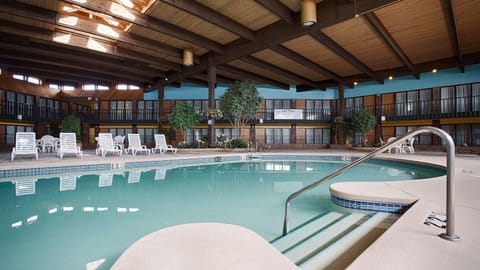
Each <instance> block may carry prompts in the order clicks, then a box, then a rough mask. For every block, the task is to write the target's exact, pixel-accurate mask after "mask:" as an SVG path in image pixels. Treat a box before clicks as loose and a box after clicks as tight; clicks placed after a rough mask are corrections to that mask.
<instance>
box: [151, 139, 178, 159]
mask: <svg viewBox="0 0 480 270" xmlns="http://www.w3.org/2000/svg"><path fill="white" fill-rule="evenodd" d="M157 150H158V151H159V152H160V154H162V155H163V154H165V152H167V151H170V152H172V153H174V154H176V153H177V150H178V149H177V148H175V147H173V146H172V145H171V144H167V140H166V139H165V135H164V134H155V147H154V148H153V149H152V151H153V152H154V153H155V152H156V151H157Z"/></svg>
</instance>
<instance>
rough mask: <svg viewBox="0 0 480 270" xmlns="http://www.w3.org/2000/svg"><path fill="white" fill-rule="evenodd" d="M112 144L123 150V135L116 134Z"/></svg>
mask: <svg viewBox="0 0 480 270" xmlns="http://www.w3.org/2000/svg"><path fill="white" fill-rule="evenodd" d="M113 144H115V146H118V148H120V149H121V150H122V151H125V136H122V135H117V136H115V137H113Z"/></svg>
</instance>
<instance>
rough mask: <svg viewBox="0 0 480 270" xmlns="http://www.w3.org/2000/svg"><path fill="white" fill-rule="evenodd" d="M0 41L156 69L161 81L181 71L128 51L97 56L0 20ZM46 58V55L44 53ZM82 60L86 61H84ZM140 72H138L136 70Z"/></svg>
mask: <svg viewBox="0 0 480 270" xmlns="http://www.w3.org/2000/svg"><path fill="white" fill-rule="evenodd" d="M0 33H1V35H0V41H2V42H8V43H11V44H18V45H19V46H27V47H28V46H35V47H39V48H40V47H41V48H45V49H50V51H49V53H53V52H62V53H65V54H71V55H69V56H68V57H69V58H70V57H75V56H78V57H80V58H93V59H102V61H106V62H110V63H111V64H124V65H129V66H130V67H136V68H139V67H142V66H149V65H154V66H160V67H163V68H164V70H158V71H157V75H156V76H157V77H165V70H178V71H179V70H181V65H180V64H176V63H173V62H170V61H166V60H163V59H161V58H158V57H155V56H152V55H145V54H142V53H138V52H134V51H131V50H129V49H125V48H121V47H118V46H114V50H112V51H110V52H106V53H101V52H97V51H94V50H90V49H85V48H81V47H77V46H71V45H65V44H63V43H58V42H53V41H52V36H53V32H52V31H50V30H45V29H42V28H37V27H31V26H26V25H21V24H16V23H12V22H8V21H4V20H0ZM47 55H48V53H47ZM85 56H86V57H85ZM140 69H141V68H140Z"/></svg>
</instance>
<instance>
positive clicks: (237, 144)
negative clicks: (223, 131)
mask: <svg viewBox="0 0 480 270" xmlns="http://www.w3.org/2000/svg"><path fill="white" fill-rule="evenodd" d="M227 146H228V147H229V148H247V146H248V145H247V143H246V142H244V141H242V140H240V139H233V140H231V141H230V142H229V143H228V145H227Z"/></svg>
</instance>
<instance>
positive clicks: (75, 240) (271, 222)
mask: <svg viewBox="0 0 480 270" xmlns="http://www.w3.org/2000/svg"><path fill="white" fill-rule="evenodd" d="M279 159H281V158H279V157H277V158H276V160H258V161H247V162H231V163H220V162H219V163H215V164H207V165H190V166H186V167H173V166H170V167H166V166H162V167H144V168H142V167H138V168H135V169H128V170H126V169H125V170H112V171H98V172H94V173H93V172H92V173H87V172H83V173H77V174H65V175H57V176H42V177H38V176H37V177H33V176H29V177H21V178H20V177H19V178H15V179H9V180H8V181H3V182H1V183H0V209H1V213H2V215H1V216H0V239H1V243H0V261H1V265H2V269H86V267H91V268H90V269H109V268H110V266H111V265H112V264H113V263H114V262H115V260H116V259H117V258H118V257H119V256H120V255H121V253H122V252H123V251H124V250H125V249H126V248H127V247H128V246H130V245H131V244H132V243H133V242H135V241H136V240H138V239H139V238H141V237H143V236H145V235H147V234H149V233H151V232H154V231H156V230H159V229H162V228H166V227H170V226H174V225H178V224H185V223H196V222H221V223H230V224H236V225H240V226H244V227H246V228H249V229H251V230H253V231H255V232H256V233H258V234H259V235H261V236H262V237H263V238H264V239H266V240H267V241H271V240H273V239H275V238H277V237H279V236H280V235H281V234H282V220H283V210H284V209H283V206H284V203H285V199H286V198H287V197H288V196H289V195H290V194H291V193H292V192H294V191H296V190H298V189H300V188H302V187H303V186H305V185H308V184H309V183H311V182H313V181H315V180H318V179H320V178H322V177H323V176H325V175H327V174H329V173H331V172H333V171H335V170H337V169H339V168H341V167H342V166H344V165H345V164H346V163H347V162H349V160H345V159H342V158H330V159H328V160H314V161H309V160H303V161H295V160H292V161H285V159H283V161H279ZM444 174H445V172H444V170H443V169H441V168H436V167H427V166H423V165H418V164H416V165H412V164H407V163H401V162H390V161H384V160H372V161H369V162H366V163H364V164H362V165H360V166H359V167H356V168H354V169H352V170H350V171H348V172H346V173H344V174H342V175H340V176H338V177H336V178H334V179H332V180H331V181H328V182H326V183H324V184H322V185H321V186H319V187H318V188H316V189H314V190H312V191H309V192H307V193H306V194H305V195H302V196H301V197H299V198H298V200H296V201H295V202H294V203H292V205H291V207H290V217H289V218H290V226H291V228H294V227H295V226H298V225H300V224H302V223H304V222H306V221H308V220H310V219H312V218H313V217H316V216H318V215H321V214H325V213H327V212H329V211H331V210H332V209H334V208H335V210H336V211H339V209H338V208H339V207H338V206H334V205H333V204H332V203H331V198H330V194H329V190H328V187H329V185H330V184H332V183H334V182H339V181H397V180H410V179H424V178H432V177H437V176H440V175H444ZM4 180H5V179H4ZM340 211H342V210H340ZM343 211H349V210H347V209H345V210H343ZM97 265H99V267H98V268H95V267H96V266H97Z"/></svg>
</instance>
